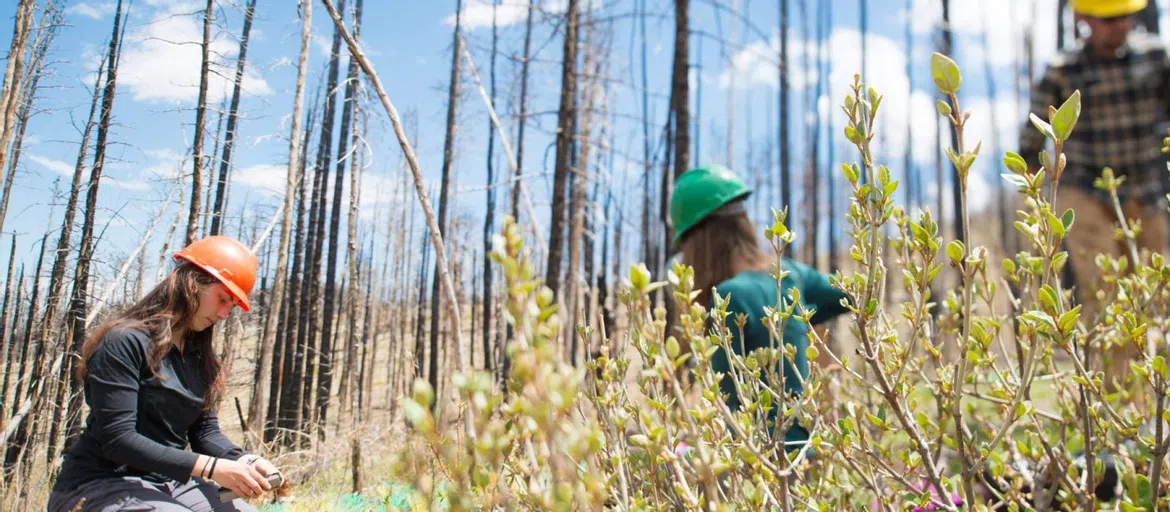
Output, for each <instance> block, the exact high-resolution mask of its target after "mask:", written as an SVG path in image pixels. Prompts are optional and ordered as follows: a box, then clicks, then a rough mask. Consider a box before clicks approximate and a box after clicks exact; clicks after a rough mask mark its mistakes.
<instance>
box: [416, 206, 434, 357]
mask: <svg viewBox="0 0 1170 512" xmlns="http://www.w3.org/2000/svg"><path fill="white" fill-rule="evenodd" d="M422 236H423V238H422V240H421V241H420V243H422V246H423V248H422V264H421V265H419V267H418V297H416V298H417V299H418V302H417V304H415V326H414V378H416V379H422V378H425V377H426V369H427V366H426V358H425V357H424V356H425V355H426V351H425V350H426V318H427V314H426V312H427V310H426V306H425V304H426V301H427V275H428V272H427V269H429V268H430V261H431V260H430V256H431V250H430V247H431V245H430V244H428V243H427V239H428V238H429V237H430V230H429V229H428V228H424V229H423V233H422ZM432 293H437V292H432Z"/></svg>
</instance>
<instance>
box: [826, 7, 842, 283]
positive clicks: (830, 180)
mask: <svg viewBox="0 0 1170 512" xmlns="http://www.w3.org/2000/svg"><path fill="white" fill-rule="evenodd" d="M823 21H824V25H823V26H822V30H823V33H824V34H825V37H826V40H825V42H824V43H822V44H825V43H827V42H828V39H829V38H830V37H831V34H832V28H833V9H829V8H826V9H825V18H824V20H823ZM824 57H825V59H824V62H822V63H821V66H822V68H823V69H824V72H823V73H824V76H826V77H829V76H832V75H833V52H831V51H829V52H826V54H825V56H824ZM827 89H828V90H829V91H832V90H833V88H832V87H831V86H829V87H827ZM825 129H826V132H827V133H828V138H827V139H826V145H825V151H826V154H825V159H826V160H827V161H828V162H829V169H828V172H826V173H825V192H826V201H827V204H826V208H825V210H826V212H825V214H826V215H827V216H828V217H829V233H828V237H829V239H828V246H829V268H830V269H837V268H840V261H839V260H838V256H839V255H840V251H839V250H838V248H837V236H838V234H839V233H837V230H838V229H839V225H838V224H837V222H838V221H837V219H838V218H840V215H838V212H837V185H836V181H837V173H836V172H834V171H833V168H834V166H836V161H837V160H836V156H835V155H834V153H835V148H836V145H834V142H833V141H835V140H836V134H837V132H836V131H835V130H836V128H834V127H833V116H827V119H826V120H825Z"/></svg>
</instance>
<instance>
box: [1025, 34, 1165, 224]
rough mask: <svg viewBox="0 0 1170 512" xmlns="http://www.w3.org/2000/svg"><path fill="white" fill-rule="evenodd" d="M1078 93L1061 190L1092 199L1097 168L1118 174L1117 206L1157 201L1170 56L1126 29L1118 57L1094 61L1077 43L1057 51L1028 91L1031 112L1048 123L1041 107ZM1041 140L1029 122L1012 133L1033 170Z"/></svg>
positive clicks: (1152, 39) (1161, 177)
mask: <svg viewBox="0 0 1170 512" xmlns="http://www.w3.org/2000/svg"><path fill="white" fill-rule="evenodd" d="M1078 89H1079V90H1080V91H1081V116H1080V119H1079V121H1077V125H1076V128H1075V129H1073V133H1072V136H1071V137H1070V138H1069V140H1068V141H1067V142H1066V143H1065V145H1064V154H1065V158H1066V159H1067V162H1068V164H1067V166H1066V168H1065V171H1064V174H1063V175H1062V177H1061V185H1062V186H1075V187H1078V188H1080V189H1083V190H1085V191H1088V192H1090V193H1093V194H1096V195H1098V196H1099V197H1102V198H1107V197H1108V196H1107V195H1106V194H1105V192H1103V191H1100V190H1097V189H1094V188H1093V180H1094V179H1095V178H1097V177H1099V176H1100V175H1101V170H1102V169H1103V168H1105V167H1110V168H1112V169H1113V171H1114V174H1115V175H1117V176H1125V177H1126V178H1125V182H1124V183H1123V184H1122V185H1121V187H1119V188H1118V195H1119V196H1120V197H1121V200H1122V201H1125V200H1127V199H1128V198H1131V197H1132V198H1134V199H1136V200H1137V201H1139V203H1140V204H1142V205H1144V206H1146V207H1154V206H1159V205H1162V204H1163V203H1164V201H1165V197H1164V194H1165V191H1164V186H1163V181H1164V180H1165V179H1166V178H1167V169H1166V159H1165V157H1164V156H1163V154H1162V139H1163V137H1165V136H1166V131H1165V127H1166V126H1167V124H1166V123H1167V121H1170V57H1168V56H1167V51H1166V48H1165V46H1163V45H1162V43H1161V41H1159V40H1158V39H1157V38H1156V37H1154V36H1151V35H1148V34H1146V33H1144V32H1134V33H1131V34H1130V36H1129V40H1128V42H1127V43H1126V44H1125V45H1124V46H1123V47H1122V48H1121V49H1120V50H1118V58H1116V59H1108V60H1106V59H1101V58H1099V57H1096V56H1094V55H1093V54H1092V53H1091V52H1090V51H1088V50H1087V49H1085V48H1084V45H1083V43H1082V44H1078V45H1077V46H1076V47H1075V48H1073V49H1070V50H1066V51H1064V52H1061V53H1060V54H1059V55H1058V56H1057V57H1056V58H1055V59H1054V60H1053V62H1052V63H1051V64H1050V65H1049V66H1048V68H1047V69H1046V70H1045V72H1044V76H1043V77H1042V78H1041V79H1040V81H1039V82H1038V83H1036V84H1035V85H1034V86H1033V88H1032V106H1031V111H1032V113H1034V114H1036V116H1037V117H1039V118H1040V119H1043V120H1045V121H1047V120H1048V106H1049V105H1052V106H1055V107H1060V105H1061V104H1062V103H1064V101H1065V100H1066V99H1068V97H1069V96H1071V95H1072V93H1073V91H1076V90H1078ZM1045 143H1046V140H1045V138H1044V136H1043V135H1041V134H1040V132H1039V131H1037V130H1036V128H1035V127H1034V126H1032V123H1031V122H1030V121H1026V122H1025V125H1024V127H1023V129H1022V130H1021V131H1020V150H1021V151H1020V154H1021V156H1023V157H1024V159H1025V160H1026V161H1027V162H1028V164H1029V165H1032V166H1036V167H1038V166H1039V165H1040V151H1042V150H1043V149H1044V147H1045Z"/></svg>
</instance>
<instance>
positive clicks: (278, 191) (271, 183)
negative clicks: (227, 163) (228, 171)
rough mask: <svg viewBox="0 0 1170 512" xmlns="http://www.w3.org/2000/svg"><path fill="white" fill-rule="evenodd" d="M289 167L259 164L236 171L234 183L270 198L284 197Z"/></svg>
mask: <svg viewBox="0 0 1170 512" xmlns="http://www.w3.org/2000/svg"><path fill="white" fill-rule="evenodd" d="M287 176H288V166H285V165H275V164H257V165H251V166H248V167H244V168H241V169H236V171H235V174H233V175H232V183H236V184H240V185H243V186H245V187H248V188H251V189H253V190H256V191H258V192H260V193H261V194H263V195H265V196H268V197H283V196H284V188H285V185H286V181H285V180H286V179H287Z"/></svg>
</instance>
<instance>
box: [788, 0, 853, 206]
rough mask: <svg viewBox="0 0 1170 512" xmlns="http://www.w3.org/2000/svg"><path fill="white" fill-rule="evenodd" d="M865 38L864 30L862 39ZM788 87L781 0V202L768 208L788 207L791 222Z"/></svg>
mask: <svg viewBox="0 0 1170 512" xmlns="http://www.w3.org/2000/svg"><path fill="white" fill-rule="evenodd" d="M862 1H864V0H862ZM863 19H864V18H863ZM864 39H865V34H864V32H863V33H862V40H864ZM864 46H865V44H864V43H863V44H862V47H863V48H864ZM863 55H864V54H863ZM861 60H862V66H863V67H864V65H865V57H862V58H861ZM788 87H789V83H788V0H780V104H779V105H778V106H777V108H778V109H779V111H778V115H779V124H780V132H779V137H780V140H778V141H776V142H777V144H776V145H777V146H778V147H779V148H780V204H779V205H768V208H788V218H789V220H790V222H791V219H792V217H793V213H795V212H794V211H793V210H792V181H791V173H792V168H791V165H790V164H791V161H790V157H789V153H788V151H789V148H788V144H789V140H788V139H789V135H788ZM770 218H771V216H770V215H769V219H770Z"/></svg>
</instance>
